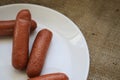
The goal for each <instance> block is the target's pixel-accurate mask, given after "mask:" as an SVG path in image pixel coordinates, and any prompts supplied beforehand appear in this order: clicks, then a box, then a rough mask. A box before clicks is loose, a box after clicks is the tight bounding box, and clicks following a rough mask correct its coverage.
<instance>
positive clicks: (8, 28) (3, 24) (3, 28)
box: [0, 20, 37, 36]
mask: <svg viewBox="0 0 120 80" xmlns="http://www.w3.org/2000/svg"><path fill="white" fill-rule="evenodd" d="M14 26H15V20H8V21H0V36H11V35H13V33H14ZM36 27H37V23H36V22H35V21H34V20H32V21H31V29H30V31H31V32H32V31H34V30H35V29H36Z"/></svg>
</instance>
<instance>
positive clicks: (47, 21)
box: [0, 4, 90, 80]
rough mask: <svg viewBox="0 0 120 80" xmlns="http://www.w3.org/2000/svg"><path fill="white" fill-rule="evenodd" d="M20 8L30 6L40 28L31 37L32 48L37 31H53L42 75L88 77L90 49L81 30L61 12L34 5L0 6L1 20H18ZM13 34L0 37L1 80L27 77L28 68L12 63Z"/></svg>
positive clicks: (76, 79) (16, 79) (72, 78)
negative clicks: (18, 68) (23, 69)
mask: <svg viewBox="0 0 120 80" xmlns="http://www.w3.org/2000/svg"><path fill="white" fill-rule="evenodd" d="M21 9H29V10H30V11H31V14H32V18H33V19H34V20H36V21H37V24H38V27H37V29H36V31H34V33H33V34H32V35H31V36H30V51H31V47H32V44H33V41H34V39H35V36H36V34H37V32H38V31H40V30H41V29H42V28H47V29H50V30H51V31H52V32H53V39H52V42H51V45H50V48H49V50H48V55H47V58H46V61H45V65H44V68H43V71H42V73H41V74H46V73H53V72H64V73H66V74H67V75H68V76H69V79H70V80H86V79H87V75H88V71H89V62H90V60H89V51H88V47H87V44H86V41H85V38H84V37H83V35H82V33H81V31H80V30H79V29H78V27H77V26H76V25H75V24H74V23H73V22H72V21H71V20H70V19H68V18H67V17H65V16H64V15H62V14H61V13H59V12H57V11H55V10H52V9H49V8H46V7H43V6H39V5H33V4H11V5H5V6H1V7H0V20H8V19H15V17H16V14H17V13H18V11H19V10H21ZM11 52H12V37H0V80H27V79H28V77H27V75H26V73H25V71H23V72H21V71H17V70H15V69H14V68H13V67H12V65H11Z"/></svg>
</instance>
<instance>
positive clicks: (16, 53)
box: [12, 9, 31, 70]
mask: <svg viewBox="0 0 120 80" xmlns="http://www.w3.org/2000/svg"><path fill="white" fill-rule="evenodd" d="M30 26H31V14H30V12H29V10H27V9H24V10H21V11H20V12H19V13H18V14H17V18H16V25H15V30H14V38H13V50H12V65H13V67H14V68H16V69H18V70H23V69H25V68H26V66H27V62H28V52H29V51H28V50H29V34H30Z"/></svg>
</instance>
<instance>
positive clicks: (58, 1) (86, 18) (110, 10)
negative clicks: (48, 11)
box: [0, 0, 120, 80]
mask: <svg viewBox="0 0 120 80" xmlns="http://www.w3.org/2000/svg"><path fill="white" fill-rule="evenodd" d="M11 3H33V4H39V5H43V6H47V7H50V8H52V9H55V10H57V11H59V12H61V13H63V14H64V15H66V16H68V17H69V18H70V19H71V20H72V21H73V22H75V23H76V24H77V25H78V27H79V28H80V30H81V31H82V32H83V34H84V36H85V38H86V40H87V43H88V46H89V50H90V58H91V64H90V72H89V77H88V80H120V0H29V1H28V0H26V1H25V0H23V1H22V0H0V6H2V5H6V4H11Z"/></svg>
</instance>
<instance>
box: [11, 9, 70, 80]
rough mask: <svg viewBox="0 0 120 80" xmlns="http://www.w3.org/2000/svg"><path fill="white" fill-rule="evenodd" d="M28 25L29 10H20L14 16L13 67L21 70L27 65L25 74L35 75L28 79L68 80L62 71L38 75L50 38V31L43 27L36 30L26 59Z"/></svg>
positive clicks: (29, 24)
mask: <svg viewBox="0 0 120 80" xmlns="http://www.w3.org/2000/svg"><path fill="white" fill-rule="evenodd" d="M30 27H31V14H30V12H29V10H22V11H20V12H19V13H18V15H17V17H16V22H15V27H14V39H13V50H12V65H13V67H14V68H16V69H18V70H23V69H25V68H26V67H27V69H26V73H27V75H28V76H29V77H35V78H30V79H28V80H68V77H67V76H66V75H65V74H63V73H53V74H46V75H42V76H39V75H40V73H41V71H42V68H43V65H44V62H45V58H46V55H47V51H48V48H49V45H50V42H51V39H52V32H51V31H49V30H48V29H43V30H41V31H39V32H38V34H37V36H36V39H35V41H34V44H33V47H32V50H31V54H30V58H29V61H28V53H29V52H28V51H29V49H28V48H29V34H30ZM36 76H39V77H36Z"/></svg>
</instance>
